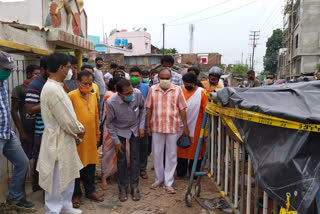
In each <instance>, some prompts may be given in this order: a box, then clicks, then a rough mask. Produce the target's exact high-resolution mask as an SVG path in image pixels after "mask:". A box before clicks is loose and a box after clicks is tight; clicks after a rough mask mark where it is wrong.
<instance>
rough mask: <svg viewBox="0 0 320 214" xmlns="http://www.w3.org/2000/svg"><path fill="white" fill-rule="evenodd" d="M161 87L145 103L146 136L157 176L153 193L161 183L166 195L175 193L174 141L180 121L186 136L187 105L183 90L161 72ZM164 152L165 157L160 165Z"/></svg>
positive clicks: (157, 86) (175, 144) (152, 92)
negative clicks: (148, 138)
mask: <svg viewBox="0 0 320 214" xmlns="http://www.w3.org/2000/svg"><path fill="white" fill-rule="evenodd" d="M158 76H159V79H160V84H157V85H154V86H152V87H151V88H150V90H149V93H148V96H147V100H146V107H147V122H146V124H147V125H146V128H147V133H148V134H149V135H151V133H152V154H153V163H154V170H155V174H156V178H155V182H154V183H153V184H152V185H151V188H152V189H157V188H158V187H159V186H160V185H161V184H162V183H163V182H164V184H165V188H166V191H167V193H171V194H172V193H175V189H174V188H173V187H172V184H173V181H174V172H175V170H176V166H177V140H178V138H179V136H178V132H179V126H180V118H181V120H182V122H183V126H184V128H183V134H184V135H187V136H189V133H190V132H189V128H188V124H187V116H186V110H185V109H186V108H187V103H186V100H185V98H184V96H183V93H182V90H181V88H180V87H179V86H176V85H174V84H172V83H170V82H171V71H170V70H169V69H168V68H162V69H160V72H159V75H158ZM164 148H165V153H166V160H165V167H164V165H163V158H164Z"/></svg>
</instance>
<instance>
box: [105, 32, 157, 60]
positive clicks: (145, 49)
mask: <svg viewBox="0 0 320 214" xmlns="http://www.w3.org/2000/svg"><path fill="white" fill-rule="evenodd" d="M107 45H108V48H107V53H112V52H111V51H109V50H108V49H112V48H114V47H118V48H126V49H129V50H132V56H139V55H146V54H151V35H150V34H149V33H148V32H145V31H134V32H128V31H127V30H122V31H120V32H119V31H116V32H113V33H111V35H110V36H109V38H108V39H107Z"/></svg>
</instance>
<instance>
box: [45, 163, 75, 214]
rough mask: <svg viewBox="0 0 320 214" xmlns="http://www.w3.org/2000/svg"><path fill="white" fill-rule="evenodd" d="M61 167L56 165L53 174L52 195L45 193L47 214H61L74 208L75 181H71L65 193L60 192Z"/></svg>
mask: <svg viewBox="0 0 320 214" xmlns="http://www.w3.org/2000/svg"><path fill="white" fill-rule="evenodd" d="M58 169H59V165H58V162H56V163H55V166H54V172H53V185H52V194H49V193H48V192H47V191H46V192H45V207H46V214H59V213H60V212H61V211H62V210H70V209H73V207H72V195H73V191H74V180H73V181H71V182H70V183H69V184H68V186H67V188H66V189H65V190H64V191H63V192H59V170H58Z"/></svg>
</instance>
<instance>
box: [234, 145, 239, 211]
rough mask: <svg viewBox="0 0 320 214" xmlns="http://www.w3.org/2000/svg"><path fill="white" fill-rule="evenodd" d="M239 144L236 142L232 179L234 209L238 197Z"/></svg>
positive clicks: (236, 205)
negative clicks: (233, 175)
mask: <svg viewBox="0 0 320 214" xmlns="http://www.w3.org/2000/svg"><path fill="white" fill-rule="evenodd" d="M239 152H240V150H239V143H238V142H236V174H235V177H234V182H235V184H234V207H236V208H237V207H238V195H239Z"/></svg>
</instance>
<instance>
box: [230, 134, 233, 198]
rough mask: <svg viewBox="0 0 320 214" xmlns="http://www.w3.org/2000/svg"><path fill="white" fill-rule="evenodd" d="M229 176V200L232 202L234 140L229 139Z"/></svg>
mask: <svg viewBox="0 0 320 214" xmlns="http://www.w3.org/2000/svg"><path fill="white" fill-rule="evenodd" d="M230 144H231V157H230V161H231V175H230V199H231V201H234V194H233V187H234V186H233V185H234V140H233V139H231V142H230Z"/></svg>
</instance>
